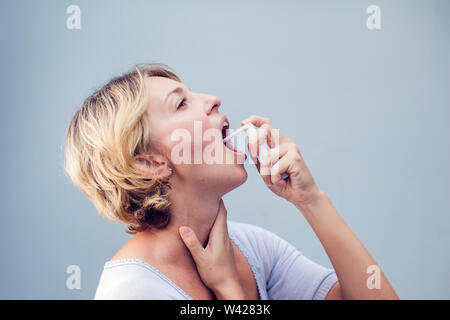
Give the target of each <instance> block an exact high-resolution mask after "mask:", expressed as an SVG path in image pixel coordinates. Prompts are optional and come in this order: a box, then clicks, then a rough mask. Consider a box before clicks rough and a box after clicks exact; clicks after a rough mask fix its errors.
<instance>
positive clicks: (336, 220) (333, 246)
mask: <svg viewBox="0 0 450 320" xmlns="http://www.w3.org/2000/svg"><path fill="white" fill-rule="evenodd" d="M313 194H314V196H313V197H312V198H311V201H309V202H308V203H302V202H298V203H296V202H295V201H294V202H293V204H294V205H295V206H296V207H297V208H298V209H299V210H300V212H301V213H302V214H303V216H304V217H305V219H306V220H307V221H308V223H309V224H310V226H311V227H312V228H313V230H314V232H315V233H316V235H317V237H318V238H319V240H320V242H321V243H322V245H323V247H324V249H325V251H326V253H327V255H328V257H329V258H330V260H331V263H332V264H333V268H334V270H335V271H336V274H337V277H338V279H339V283H338V284H337V286H336V288H335V290H333V288H332V289H331V290H330V293H329V296H328V297H327V298H331V299H339V298H342V299H398V298H399V297H398V296H397V294H396V293H395V291H394V289H393V288H392V286H391V285H390V283H389V281H388V280H387V278H386V277H385V275H384V274H383V272H382V271H381V268H379V266H378V265H377V263H376V261H375V260H374V259H373V258H372V256H371V255H370V253H369V252H368V251H367V249H366V248H365V247H364V245H363V244H362V243H361V242H360V241H359V240H358V238H357V237H356V236H355V234H354V233H353V232H352V231H351V230H350V228H349V227H348V226H347V224H346V223H345V222H344V220H343V219H342V218H341V216H340V215H339V214H338V212H337V211H336V209H335V208H334V206H333V205H332V203H331V201H330V199H329V198H328V196H327V195H326V194H325V193H324V192H323V191H322V190H320V188H318V187H317V188H316V191H315V192H314V193H313ZM371 266H373V267H371ZM369 267H371V269H369V270H372V271H370V273H367V271H368V268H369ZM374 270H379V276H380V279H379V288H376V287H375V288H372V289H369V286H368V280H369V277H371V274H372V272H373V271H374ZM374 276H377V274H375V273H374ZM370 287H373V286H370ZM339 289H340V292H339Z"/></svg>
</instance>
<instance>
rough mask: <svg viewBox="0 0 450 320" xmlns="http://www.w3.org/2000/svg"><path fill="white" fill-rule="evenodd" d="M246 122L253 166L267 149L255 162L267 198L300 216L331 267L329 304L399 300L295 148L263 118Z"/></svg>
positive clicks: (289, 140) (255, 116)
mask: <svg viewBox="0 0 450 320" xmlns="http://www.w3.org/2000/svg"><path fill="white" fill-rule="evenodd" d="M248 122H251V123H253V124H254V125H255V126H256V127H258V130H257V132H256V134H255V135H253V136H252V137H249V151H250V154H251V156H252V157H253V158H254V160H257V156H258V155H259V147H258V146H259V145H260V144H262V143H263V142H267V144H268V145H269V146H270V148H271V150H270V151H269V152H266V153H265V154H262V155H261V157H260V158H259V159H260V160H261V162H260V161H259V160H257V161H255V162H256V166H257V168H258V171H259V173H260V175H261V177H262V178H263V180H264V182H265V183H266V185H267V187H268V188H269V189H270V190H271V191H272V192H274V193H275V194H276V195H278V196H280V197H283V198H285V199H286V200H288V201H289V202H291V203H292V204H294V205H295V206H296V207H297V208H298V209H299V210H300V212H301V213H302V214H303V216H304V217H305V218H306V220H307V221H308V223H309V224H310V225H311V227H312V228H313V230H314V232H315V233H316V235H317V236H318V238H319V240H320V242H321V243H322V245H323V246H324V248H325V251H326V253H327V254H328V257H329V258H330V260H331V263H332V264H333V267H334V269H335V272H336V275H337V277H338V280H339V282H338V283H337V284H336V285H335V286H333V287H332V288H331V290H330V292H329V295H328V298H344V299H398V296H397V294H396V293H395V291H394V289H393V288H392V287H391V285H390V283H389V282H388V280H387V279H386V277H385V276H384V274H383V272H382V271H381V269H380V268H379V267H378V265H377V264H376V262H375V260H374V259H373V258H372V257H371V255H370V254H369V252H368V251H367V250H366V248H364V246H363V244H362V243H361V242H360V241H359V240H358V238H357V237H356V236H355V234H354V233H353V232H352V231H351V230H350V228H349V227H348V226H347V225H346V224H345V222H344V220H343V219H342V218H341V216H340V215H339V214H338V212H337V211H336V209H335V208H334V207H333V205H332V204H331V201H330V200H329V199H328V197H327V195H326V194H325V193H324V192H323V191H322V190H321V189H320V188H319V187H318V186H317V184H316V183H315V181H314V178H313V176H312V174H311V172H310V171H309V168H308V167H307V166H306V163H305V162H304V161H303V158H302V156H301V154H300V149H299V148H298V146H297V145H296V144H295V143H294V142H293V141H292V140H291V139H289V138H288V137H286V136H284V135H283V134H282V133H280V132H279V130H278V129H275V128H274V127H273V126H272V123H271V121H270V119H268V118H263V117H260V116H257V115H253V116H250V117H248V118H247V119H245V120H243V121H242V122H241V124H242V125H244V124H246V123H248ZM284 172H287V173H288V174H289V179H288V180H283V179H282V178H281V174H282V173H284ZM368 268H369V269H368ZM368 271H370V272H374V271H375V274H374V277H376V276H377V275H379V278H380V279H379V283H377V281H375V287H376V288H373V287H374V286H373V285H372V283H370V282H369V281H368V280H372V276H371V275H370V274H368V273H367V272H368ZM377 273H378V274H377ZM369 287H370V288H369Z"/></svg>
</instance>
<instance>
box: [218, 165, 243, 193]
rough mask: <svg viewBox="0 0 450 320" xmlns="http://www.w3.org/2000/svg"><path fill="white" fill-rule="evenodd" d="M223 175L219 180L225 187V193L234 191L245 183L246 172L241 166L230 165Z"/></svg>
mask: <svg viewBox="0 0 450 320" xmlns="http://www.w3.org/2000/svg"><path fill="white" fill-rule="evenodd" d="M224 174H225V175H222V177H221V178H220V180H222V181H223V183H224V185H225V186H226V190H227V191H226V193H228V192H230V191H232V190H234V189H236V188H237V187H239V186H240V185H242V184H243V183H244V182H245V181H247V177H248V174H247V171H246V170H245V167H244V165H243V164H237V165H231V166H229V167H227V168H226V170H225V171H224Z"/></svg>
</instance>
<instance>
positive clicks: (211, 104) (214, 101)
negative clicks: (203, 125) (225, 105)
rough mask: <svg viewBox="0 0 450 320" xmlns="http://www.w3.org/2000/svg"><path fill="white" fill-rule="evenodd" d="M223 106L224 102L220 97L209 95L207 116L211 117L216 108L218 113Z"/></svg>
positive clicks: (206, 103)
mask: <svg viewBox="0 0 450 320" xmlns="http://www.w3.org/2000/svg"><path fill="white" fill-rule="evenodd" d="M221 104H222V101H221V100H220V98H219V97H218V96H215V95H212V94H209V95H208V97H207V98H206V101H205V108H206V114H208V115H209V114H210V113H211V112H212V111H213V110H214V108H216V111H217V110H218V109H219V107H220V105H221Z"/></svg>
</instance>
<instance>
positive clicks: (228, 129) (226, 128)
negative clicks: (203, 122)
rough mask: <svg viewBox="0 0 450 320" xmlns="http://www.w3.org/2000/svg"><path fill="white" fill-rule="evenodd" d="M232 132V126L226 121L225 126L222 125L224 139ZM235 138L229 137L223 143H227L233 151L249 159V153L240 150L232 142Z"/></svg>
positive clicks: (226, 145) (228, 147) (227, 146)
mask: <svg viewBox="0 0 450 320" xmlns="http://www.w3.org/2000/svg"><path fill="white" fill-rule="evenodd" d="M229 134H230V126H229V124H228V122H225V123H224V125H223V127H222V139H225V138H226V137H227V136H228V135H229ZM232 140H233V139H229V140H227V141H226V142H224V143H223V144H224V145H225V147H226V148H227V149H230V150H231V151H233V153H235V154H236V155H238V156H241V157H244V160H245V159H247V155H246V154H245V153H244V152H241V151H239V150H238V149H237V148H236V147H235V146H234V144H233V142H232Z"/></svg>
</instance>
